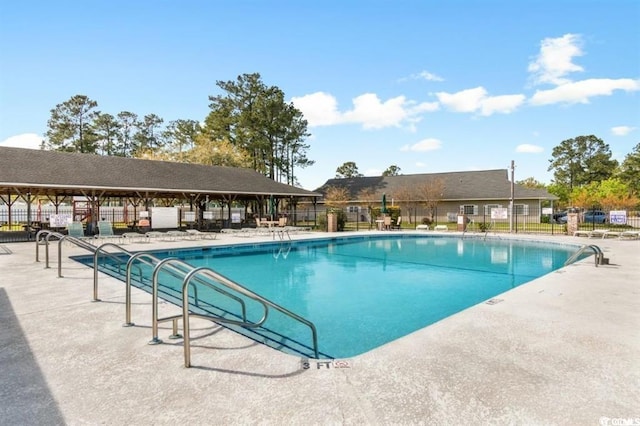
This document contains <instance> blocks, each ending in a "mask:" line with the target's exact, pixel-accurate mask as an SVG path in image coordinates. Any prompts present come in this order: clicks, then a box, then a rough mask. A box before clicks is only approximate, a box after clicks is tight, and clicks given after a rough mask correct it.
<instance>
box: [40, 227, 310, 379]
mask: <svg viewBox="0 0 640 426" xmlns="http://www.w3.org/2000/svg"><path fill="white" fill-rule="evenodd" d="M42 236H44V241H45V244H44V245H45V247H46V249H45V250H46V266H47V267H49V239H50V238H51V237H55V238H58V276H59V277H62V243H63V242H64V241H69V242H71V243H73V244H75V245H77V246H78V247H80V248H84V249H86V250H88V251H90V252H92V253H93V274H94V275H93V300H94V301H99V300H100V299H98V263H99V257H100V253H101V252H103V253H104V255H105V256H108V257H111V258H113V259H117V260H118V261H119V260H120V259H119V258H118V257H117V256H115V255H114V254H113V253H111V252H108V251H106V250H104V249H105V248H106V247H109V246H110V247H114V248H116V249H118V250H120V251H121V252H122V253H123V254H125V255H128V256H129V259H128V260H127V284H128V287H127V294H126V299H127V314H126V315H127V323H130V319H131V313H130V309H131V307H130V306H131V293H130V291H131V287H130V280H131V272H130V271H131V267H132V265H133V261H134V260H136V259H140V258H142V257H145V256H146V257H148V258H149V259H152V260H158V263H157V264H156V266H155V267H154V270H153V279H152V291H153V293H152V297H153V301H152V317H153V318H152V319H153V324H152V329H153V339H152V341H151V342H150V343H159V342H161V340H159V339H158V338H157V334H158V322H159V321H166V320H173V330H174V336H175V337H179V335H178V334H177V324H176V320H177V319H178V318H179V317H180V316H182V318H183V325H184V330H185V341H184V346H185V366H186V367H190V352H191V348H190V338H189V315H190V313H189V290H188V289H189V286H191V287H192V288H193V289H194V292H195V295H194V296H195V298H196V299H195V300H196V306H197V300H198V299H197V287H196V286H195V284H194V283H192V282H191V281H192V280H195V281H196V282H197V283H198V284H202V285H206V286H207V287H209V288H211V289H214V290H216V291H218V292H219V293H221V294H224V295H226V296H228V297H230V298H233V299H234V300H237V301H238V302H239V303H240V304H241V306H242V318H243V321H237V320H231V319H227V318H222V317H218V316H213V315H202V314H196V313H192V314H191V316H196V317H201V318H206V319H209V320H212V321H214V322H224V323H228V324H233V325H238V326H242V327H248V328H255V327H260V326H261V325H262V324H263V323H264V322H265V321H266V320H267V317H268V315H269V307H271V308H273V309H276V310H278V311H280V312H281V313H283V314H284V315H287V316H289V317H290V318H292V319H294V320H296V321H298V322H300V323H302V324H304V325H306V326H308V327H309V328H310V329H311V334H312V339H313V349H314V353H315V357H316V358H318V354H319V351H318V333H317V330H316V327H315V325H314V324H313V323H312V322H311V321H309V320H307V319H306V318H303V317H302V316H300V315H298V314H296V313H294V312H292V311H290V310H288V309H286V308H284V307H282V306H280V305H278V304H276V303H274V302H271V301H270V300H268V299H266V298H264V297H262V296H260V295H258V294H256V293H254V292H253V291H251V290H249V289H247V288H246V287H243V286H242V285H240V284H238V283H236V282H235V281H232V280H230V279H229V278H227V277H225V276H223V275H221V274H219V273H217V272H215V271H214V270H212V269H210V268H207V267H199V268H194V267H193V266H192V265H189V264H188V263H186V262H184V261H182V260H180V259H177V258H168V259H164V260H159V259H158V258H157V257H155V256H152V255H150V254H148V253H143V252H141V253H136V254H133V253H131V252H129V251H128V250H126V249H124V248H122V247H121V246H119V245H117V244H114V243H104V244H102V245H100V246H98V247H96V246H94V245H92V244H89V243H87V242H85V241H83V240H81V239H79V238H76V237H72V236H69V235H64V234H61V233H59V232H55V231H50V230H41V231H39V232H38V233H37V234H36V262H39V245H40V244H41V237H42ZM287 236H289V233H288V232H287ZM280 237H281V238H283V237H284V236H283V235H281V236H280ZM289 239H291V237H290V236H289ZM141 261H142V260H141ZM145 263H147V264H150V265H153V264H152V263H149V262H145ZM177 265H178V266H182V267H184V268H185V269H184V270H181V269H180V268H178V266H177ZM165 266H166V267H171V268H172V270H173V272H174V273H173V274H172V275H174V276H176V275H175V272H176V271H177V272H179V273H181V274H184V273H185V272H187V271H188V272H187V275H186V276H185V278H184V280H183V283H182V293H183V298H182V310H183V313H182V315H174V316H171V317H167V318H162V319H158V274H159V271H160V270H161V269H162V268H164V267H165ZM140 271H141V270H140ZM170 271H171V270H170ZM140 273H141V274H142V272H140ZM170 273H171V272H170ZM201 274H203V275H205V276H207V277H208V278H213V279H214V280H215V281H216V282H217V283H219V284H222V285H224V286H225V287H227V288H229V289H231V290H234V291H236V292H238V293H240V294H242V295H244V296H246V297H248V298H250V299H252V300H254V301H255V302H257V303H259V304H261V305H262V306H263V308H264V314H263V316H262V318H261V319H260V320H259V321H257V322H249V321H247V320H246V306H245V303H244V301H243V300H242V299H240V298H239V297H237V296H235V295H233V294H231V293H228V292H226V291H225V290H223V289H220V288H218V287H217V286H215V285H213V284H211V283H210V282H207V281H205V280H203V279H202V278H199V277H198V275H201ZM141 276H142V275H141ZM125 325H127V324H125Z"/></svg>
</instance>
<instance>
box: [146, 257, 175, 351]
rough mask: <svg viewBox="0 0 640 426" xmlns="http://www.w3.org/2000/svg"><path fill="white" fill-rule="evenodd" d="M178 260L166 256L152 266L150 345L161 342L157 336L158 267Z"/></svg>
mask: <svg viewBox="0 0 640 426" xmlns="http://www.w3.org/2000/svg"><path fill="white" fill-rule="evenodd" d="M174 260H178V259H177V258H175V257H168V258H166V259H164V260H162V261H160V262H158V264H157V265H156V267H155V268H153V274H152V281H151V285H152V292H151V299H152V300H151V334H152V335H153V336H152V338H151V340H150V341H149V344H150V345H157V344H159V343H162V340H161V339H159V338H158V275H159V274H160V269H162V267H163V266H164V265H165V264H167V263H168V262H171V261H174Z"/></svg>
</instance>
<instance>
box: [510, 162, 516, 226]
mask: <svg viewBox="0 0 640 426" xmlns="http://www.w3.org/2000/svg"><path fill="white" fill-rule="evenodd" d="M515 168H516V166H515V162H514V161H513V160H511V199H510V201H509V210H510V214H509V233H513V215H514V213H515V211H514V204H513V201H514V197H515V181H514V170H515Z"/></svg>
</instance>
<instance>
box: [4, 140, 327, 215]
mask: <svg viewBox="0 0 640 426" xmlns="http://www.w3.org/2000/svg"><path fill="white" fill-rule="evenodd" d="M321 195H322V194H319V193H314V192H311V191H307V190H304V189H301V188H297V187H294V186H291V185H287V184H283V183H280V182H276V181H274V180H271V179H269V178H267V177H266V176H264V175H262V174H260V173H258V172H256V171H254V170H250V169H244V168H236V167H222V166H206V165H201V164H189V163H177V162H168V161H155V160H142V159H134V158H126V157H113V156H101V155H95V154H80V153H65V152H59V151H44V150H33V149H24V148H9V147H0V204H2V203H4V204H5V205H7V206H8V212H9V214H8V218H7V223H8V225H11V224H12V221H13V218H12V215H11V208H12V206H13V205H14V204H15V203H16V202H17V201H19V200H22V201H24V202H25V203H26V205H27V209H28V211H27V216H28V218H27V223H31V222H32V212H31V204H32V202H33V201H34V200H35V199H42V198H46V199H48V200H49V201H50V202H51V203H52V204H53V205H54V206H55V208H56V212H57V209H58V207H59V206H60V205H61V204H62V203H65V202H67V203H69V202H70V201H72V200H74V199H78V198H81V199H82V200H83V201H84V202H85V203H86V205H87V206H88V207H87V209H88V210H89V209H90V210H89V211H93V212H96V214H93V215H92V216H91V218H89V217H87V218H86V219H85V220H90V221H93V222H94V223H95V222H96V221H97V219H98V216H99V213H98V212H99V209H100V206H101V205H103V204H104V203H107V202H108V201H110V200H114V199H115V200H119V202H121V203H123V204H124V205H132V206H133V207H134V217H135V215H136V211H144V210H147V208H148V207H149V206H151V205H156V206H167V207H168V206H172V205H176V204H180V203H183V204H184V203H188V204H189V206H190V208H191V209H193V208H194V206H195V211H196V212H197V213H198V218H199V221H198V223H200V222H201V219H202V215H203V212H204V211H206V209H207V206H208V205H209V203H211V202H217V203H219V204H220V205H222V206H229V207H230V206H231V205H233V204H235V205H242V206H244V207H245V209H247V208H248V207H249V206H251V205H253V206H256V207H257V210H258V211H254V212H253V213H255V214H257V215H259V216H262V214H264V213H266V212H267V209H269V212H273V213H275V212H274V211H273V210H274V209H273V206H274V205H275V207H276V209H277V206H278V205H280V204H281V201H282V200H286V202H287V205H288V206H289V207H290V208H293V209H294V210H295V206H296V205H297V202H298V201H299V200H300V199H305V200H309V199H311V200H313V202H314V205H315V200H316V198H317V197H320V196H321ZM227 213H228V216H229V217H228V219H229V220H230V219H231V209H230V208H229V209H227Z"/></svg>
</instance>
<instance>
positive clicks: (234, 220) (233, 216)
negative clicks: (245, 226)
mask: <svg viewBox="0 0 640 426" xmlns="http://www.w3.org/2000/svg"><path fill="white" fill-rule="evenodd" d="M240 222H242V220H241V219H240V213H231V223H240Z"/></svg>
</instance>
